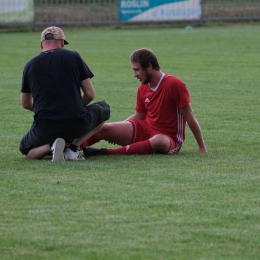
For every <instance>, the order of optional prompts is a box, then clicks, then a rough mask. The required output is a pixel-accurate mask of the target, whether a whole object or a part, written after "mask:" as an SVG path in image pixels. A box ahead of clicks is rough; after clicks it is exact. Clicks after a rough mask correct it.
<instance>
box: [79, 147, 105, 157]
mask: <svg viewBox="0 0 260 260" xmlns="http://www.w3.org/2000/svg"><path fill="white" fill-rule="evenodd" d="M82 150H83V153H84V155H85V156H95V155H107V149H106V148H94V147H90V146H87V147H85V148H83V149H82Z"/></svg>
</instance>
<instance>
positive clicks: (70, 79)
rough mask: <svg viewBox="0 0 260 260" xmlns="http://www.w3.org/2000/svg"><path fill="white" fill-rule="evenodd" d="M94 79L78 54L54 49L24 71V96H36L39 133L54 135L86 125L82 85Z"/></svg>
mask: <svg viewBox="0 0 260 260" xmlns="http://www.w3.org/2000/svg"><path fill="white" fill-rule="evenodd" d="M93 76H94V75H93V73H92V72H91V70H90V69H89V67H88V66H87V65H86V63H85V62H84V61H83V60H82V58H81V57H80V55H79V54H78V53H77V52H76V51H71V50H66V49H54V50H50V51H46V52H42V53H40V54H39V55H37V56H36V57H34V58H33V59H31V60H30V61H29V62H28V63H27V64H26V65H25V67H24V71H23V80H22V86H21V92H22V93H31V94H32V97H33V102H34V103H33V112H34V123H35V127H36V129H37V131H39V132H41V133H48V134H54V133H59V132H67V131H70V130H73V129H75V128H77V127H83V126H84V125H86V124H87V123H88V122H87V110H86V108H85V107H84V105H83V101H82V98H81V91H80V84H81V81H82V80H84V79H87V78H92V77H93Z"/></svg>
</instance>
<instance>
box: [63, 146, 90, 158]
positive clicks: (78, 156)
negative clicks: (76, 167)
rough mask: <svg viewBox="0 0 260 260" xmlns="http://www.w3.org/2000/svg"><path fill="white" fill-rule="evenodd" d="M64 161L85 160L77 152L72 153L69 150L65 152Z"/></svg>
mask: <svg viewBox="0 0 260 260" xmlns="http://www.w3.org/2000/svg"><path fill="white" fill-rule="evenodd" d="M65 160H66V161H67V160H68V161H84V160H85V158H84V157H83V156H82V155H81V154H80V153H79V151H77V152H73V151H72V150H71V149H70V148H67V149H66V150H65Z"/></svg>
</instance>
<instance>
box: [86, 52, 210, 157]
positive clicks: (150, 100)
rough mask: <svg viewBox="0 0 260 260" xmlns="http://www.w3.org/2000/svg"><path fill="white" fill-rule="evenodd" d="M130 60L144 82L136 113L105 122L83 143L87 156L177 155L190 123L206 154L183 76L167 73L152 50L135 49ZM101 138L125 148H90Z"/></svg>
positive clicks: (200, 151)
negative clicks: (122, 119)
mask: <svg viewBox="0 0 260 260" xmlns="http://www.w3.org/2000/svg"><path fill="white" fill-rule="evenodd" d="M130 60H131V67H132V69H133V71H134V77H136V78H137V79H138V80H139V81H140V82H141V85H140V86H139V88H138V92H137V102H136V111H135V114H134V115H132V116H130V117H128V118H127V119H126V120H125V121H123V122H115V123H105V124H103V126H102V127H101V128H100V129H99V131H97V132H96V133H95V134H94V135H93V136H92V137H91V138H89V139H88V140H87V141H86V142H84V143H82V144H81V148H82V149H83V152H84V155H85V156H92V155H105V154H107V155H111V154H127V155H130V154H153V153H161V154H176V153H178V152H179V151H180V149H181V146H182V144H183V142H184V139H185V126H186V122H187V123H188V125H189V127H190V129H191V131H192V133H193V135H194V137H195V139H196V141H197V143H198V146H199V149H198V152H199V153H206V152H207V149H206V146H205V144H204V140H203V137H202V133H201V129H200V126H199V123H198V121H197V120H196V117H195V115H194V114H193V111H192V108H191V105H190V96H189V93H188V90H187V88H186V85H185V84H184V83H183V82H182V81H181V80H180V79H179V78H176V77H175V76H173V75H170V74H165V73H163V72H162V71H161V70H160V66H159V64H158V61H157V58H156V56H155V54H154V53H153V52H152V51H151V50H149V49H145V48H143V49H140V50H137V51H135V52H134V53H133V54H132V55H131V56H130ZM100 140H106V141H108V142H109V143H114V144H118V145H121V146H122V147H120V148H114V149H106V148H101V149H97V148H93V147H90V146H91V145H92V144H94V143H96V142H98V141H100Z"/></svg>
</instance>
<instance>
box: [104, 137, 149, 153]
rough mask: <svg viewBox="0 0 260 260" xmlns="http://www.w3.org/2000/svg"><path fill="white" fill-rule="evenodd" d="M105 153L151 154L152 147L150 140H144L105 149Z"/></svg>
mask: <svg viewBox="0 0 260 260" xmlns="http://www.w3.org/2000/svg"><path fill="white" fill-rule="evenodd" d="M107 154H109V155H112V154H129V155H130V154H153V148H152V146H151V143H150V141H149V140H145V141H142V142H138V143H134V144H130V145H126V146H123V147H120V148H113V149H107Z"/></svg>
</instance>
